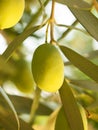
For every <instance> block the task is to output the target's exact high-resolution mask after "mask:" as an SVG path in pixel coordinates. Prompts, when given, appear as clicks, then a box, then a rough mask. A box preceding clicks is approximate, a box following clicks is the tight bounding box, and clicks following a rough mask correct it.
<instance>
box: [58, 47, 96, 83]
mask: <svg viewBox="0 0 98 130" xmlns="http://www.w3.org/2000/svg"><path fill="white" fill-rule="evenodd" d="M60 48H61V50H62V52H63V53H64V55H65V57H67V58H68V59H69V60H70V62H71V63H72V64H73V65H75V66H76V67H77V68H78V69H80V70H81V71H82V72H83V73H85V74H86V75H87V76H89V77H90V78H92V79H93V80H95V81H96V82H98V66H97V65H95V64H93V63H92V62H91V61H89V60H88V59H86V58H85V57H83V56H81V55H80V54H78V53H76V52H75V51H73V50H72V49H70V48H68V47H65V46H60Z"/></svg>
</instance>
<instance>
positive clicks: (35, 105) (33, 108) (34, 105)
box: [29, 87, 41, 124]
mask: <svg viewBox="0 0 98 130" xmlns="http://www.w3.org/2000/svg"><path fill="white" fill-rule="evenodd" d="M40 93H41V90H40V89H39V88H38V87H36V90H35V93H34V100H33V103H32V106H31V112H30V120H29V123H30V124H32V123H33V121H34V116H35V114H36V111H37V108H38V106H39V99H40Z"/></svg>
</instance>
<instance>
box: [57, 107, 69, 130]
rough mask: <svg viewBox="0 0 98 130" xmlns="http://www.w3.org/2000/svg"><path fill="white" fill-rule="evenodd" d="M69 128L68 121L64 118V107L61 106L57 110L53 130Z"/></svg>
mask: <svg viewBox="0 0 98 130" xmlns="http://www.w3.org/2000/svg"><path fill="white" fill-rule="evenodd" d="M60 129H61V130H71V129H70V127H69V123H68V121H67V119H66V116H65V113H64V109H63V107H61V109H60V111H59V112H58V115H57V118H56V124H55V130H60Z"/></svg>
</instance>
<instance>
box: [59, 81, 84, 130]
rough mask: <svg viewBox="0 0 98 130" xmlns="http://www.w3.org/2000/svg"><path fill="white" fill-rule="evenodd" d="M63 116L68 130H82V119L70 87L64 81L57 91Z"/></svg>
mask: <svg viewBox="0 0 98 130" xmlns="http://www.w3.org/2000/svg"><path fill="white" fill-rule="evenodd" d="M59 92H60V97H61V101H62V104H63V108H64V113H65V116H66V118H67V120H68V123H69V127H70V130H84V126H83V122H82V117H81V114H80V111H79V108H78V106H77V103H76V100H75V98H74V95H73V93H72V91H71V89H70V86H69V85H68V84H67V82H66V81H64V83H63V85H62V87H61V88H60V90H59Z"/></svg>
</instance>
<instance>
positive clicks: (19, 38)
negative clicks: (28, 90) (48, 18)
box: [2, 24, 45, 61]
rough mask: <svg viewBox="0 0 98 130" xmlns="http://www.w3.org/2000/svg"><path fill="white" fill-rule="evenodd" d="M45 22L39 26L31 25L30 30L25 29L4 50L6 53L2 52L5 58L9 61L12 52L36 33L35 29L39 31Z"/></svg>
mask: <svg viewBox="0 0 98 130" xmlns="http://www.w3.org/2000/svg"><path fill="white" fill-rule="evenodd" d="M44 25H45V24H43V25H39V26H35V27H31V28H30V29H28V30H25V31H24V32H23V33H21V34H20V35H18V36H17V37H16V38H15V39H14V40H13V41H12V42H11V43H10V44H9V46H8V47H7V49H6V50H5V51H4V53H3V54H2V56H3V57H4V58H5V60H6V61H7V60H8V59H9V58H10V56H11V55H12V53H13V52H14V51H15V50H16V48H17V47H18V46H19V45H20V44H21V43H22V42H23V41H24V40H25V39H26V38H27V37H28V36H29V35H30V34H31V33H34V32H35V31H37V30H38V29H40V28H41V27H43V26H44Z"/></svg>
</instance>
